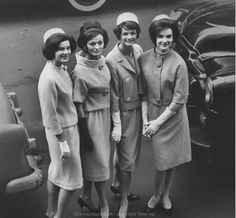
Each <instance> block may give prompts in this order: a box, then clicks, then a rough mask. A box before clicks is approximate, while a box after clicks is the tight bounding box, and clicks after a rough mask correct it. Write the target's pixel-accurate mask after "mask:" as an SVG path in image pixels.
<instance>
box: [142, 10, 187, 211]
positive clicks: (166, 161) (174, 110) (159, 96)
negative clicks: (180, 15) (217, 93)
mask: <svg viewBox="0 0 236 218" xmlns="http://www.w3.org/2000/svg"><path fill="white" fill-rule="evenodd" d="M149 34H150V38H151V40H152V42H153V44H154V49H150V50H149V51H147V52H145V53H144V54H143V55H142V56H141V57H140V59H139V63H140V68H141V69H142V70H141V72H142V73H141V74H142V78H143V80H144V84H146V85H145V86H146V95H144V96H145V97H144V98H143V102H142V112H143V122H144V135H145V136H147V137H151V143H152V148H153V152H152V153H153V156H154V165H155V169H156V171H155V190H154V194H153V196H152V197H151V198H150V200H149V201H148V205H147V208H148V211H152V210H154V209H155V207H156V206H157V204H158V203H161V208H162V209H163V211H164V212H165V213H166V214H168V215H170V214H171V213H172V212H173V207H172V204H171V201H170V196H169V194H170V189H171V186H172V184H173V178H174V174H175V169H176V167H177V166H178V165H180V164H183V163H186V162H189V161H190V160H191V144H190V134H189V125H188V117H187V111H186V102H187V97H188V72H187V67H186V64H185V62H184V60H183V59H182V58H181V56H180V55H179V54H178V53H176V52H175V51H174V50H172V44H173V42H175V41H176V40H177V39H178V37H179V31H178V27H177V25H176V24H175V23H174V21H172V20H170V18H169V17H168V16H167V15H165V14H164V15H159V16H156V17H155V18H154V19H153V21H152V23H151V25H150V27H149Z"/></svg>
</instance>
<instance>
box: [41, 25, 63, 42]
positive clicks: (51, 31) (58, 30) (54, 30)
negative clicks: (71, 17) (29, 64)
mask: <svg viewBox="0 0 236 218" xmlns="http://www.w3.org/2000/svg"><path fill="white" fill-rule="evenodd" d="M55 34H65V32H64V31H63V30H62V29H61V28H52V29H49V30H47V31H46V32H45V33H44V35H43V43H45V42H46V41H47V39H48V38H49V37H51V36H52V35H55Z"/></svg>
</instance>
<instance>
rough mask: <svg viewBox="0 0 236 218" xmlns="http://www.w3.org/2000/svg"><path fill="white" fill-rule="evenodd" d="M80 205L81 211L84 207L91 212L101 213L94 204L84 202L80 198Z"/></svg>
mask: <svg viewBox="0 0 236 218" xmlns="http://www.w3.org/2000/svg"><path fill="white" fill-rule="evenodd" d="M77 202H78V204H79V205H80V207H81V210H83V207H86V208H87V209H88V210H89V212H99V210H98V209H97V208H95V207H94V206H93V205H92V204H90V203H87V202H86V201H85V200H83V198H81V197H79V198H78V201H77Z"/></svg>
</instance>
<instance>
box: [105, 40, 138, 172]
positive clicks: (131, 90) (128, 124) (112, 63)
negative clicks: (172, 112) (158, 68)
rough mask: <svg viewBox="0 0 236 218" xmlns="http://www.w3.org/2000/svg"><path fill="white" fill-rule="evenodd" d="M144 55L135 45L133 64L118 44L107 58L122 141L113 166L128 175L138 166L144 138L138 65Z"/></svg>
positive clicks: (112, 99)
mask: <svg viewBox="0 0 236 218" xmlns="http://www.w3.org/2000/svg"><path fill="white" fill-rule="evenodd" d="M141 54H142V49H141V47H140V46H139V45H138V44H134V45H133V57H134V59H133V60H134V63H133V64H132V63H130V62H129V61H128V60H127V59H126V57H124V56H123V54H122V53H121V52H120V50H119V48H118V44H116V45H115V47H114V48H113V49H112V50H111V51H110V52H109V54H108V55H107V57H106V61H107V64H108V67H109V69H110V72H111V110H112V112H115V111H118V110H120V118H121V125H122V128H121V129H122V135H121V140H120V142H119V143H117V145H116V149H115V153H114V163H115V165H116V166H118V167H119V169H120V170H123V171H129V172H131V171H133V170H134V169H135V168H136V167H137V164H138V160H139V154H140V147H141V138H142V114H141V98H140V94H142V89H141V87H142V86H141V85H140V82H141V81H140V80H139V74H140V70H139V65H138V58H139V56H140V55H141Z"/></svg>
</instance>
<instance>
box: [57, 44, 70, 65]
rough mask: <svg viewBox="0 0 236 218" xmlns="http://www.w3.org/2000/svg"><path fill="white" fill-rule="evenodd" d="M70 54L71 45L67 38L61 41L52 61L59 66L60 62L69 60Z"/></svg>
mask: <svg viewBox="0 0 236 218" xmlns="http://www.w3.org/2000/svg"><path fill="white" fill-rule="evenodd" d="M70 55H71V47H70V42H69V40H66V41H62V42H61V43H60V44H59V46H58V50H57V51H56V52H55V58H54V60H53V62H54V63H55V65H56V66H61V65H62V64H66V63H67V62H68V61H69V57H70Z"/></svg>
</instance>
